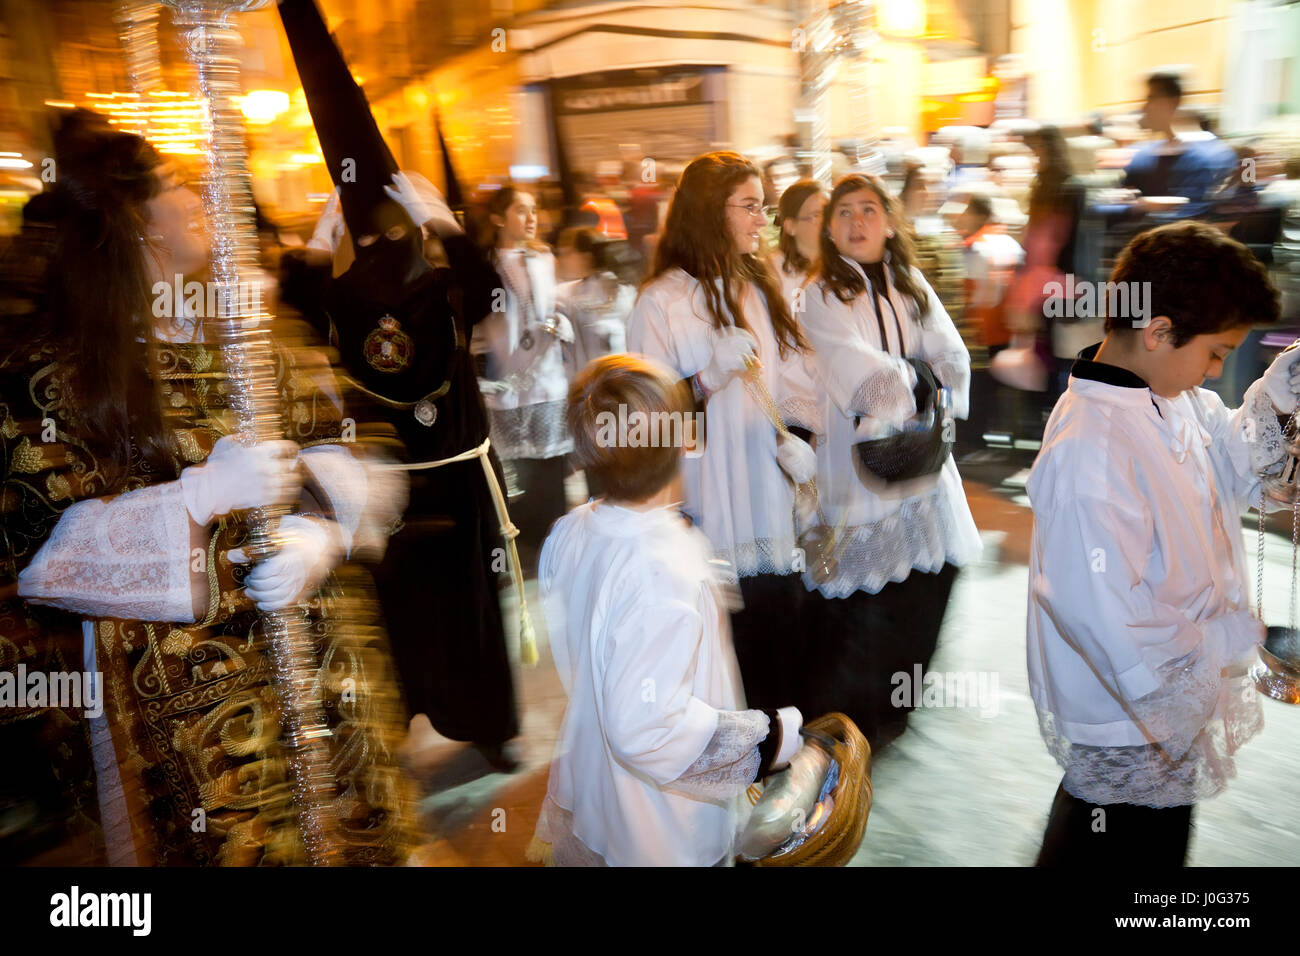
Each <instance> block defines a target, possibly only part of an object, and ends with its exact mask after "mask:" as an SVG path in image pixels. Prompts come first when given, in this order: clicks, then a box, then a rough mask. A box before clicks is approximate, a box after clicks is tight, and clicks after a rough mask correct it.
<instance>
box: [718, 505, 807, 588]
mask: <svg viewBox="0 0 1300 956" xmlns="http://www.w3.org/2000/svg"><path fill="white" fill-rule="evenodd" d="M793 527H794V519H793V517H792V518H791V529H792V530H791V533H790V537H788V538H781V539H780V540H777V539H775V538H759V539H757V540H755V541H745V542H743V543H740V544H736V545H733V546H732V547H731V548H718V549H717V550H716V552H715V558H716V559H717V560H718V561H721V562H723V563H724V564H725V565H726V566H727V567H728V568H730V569H731V571H732V572H734V575H733V574H727V573H723V574H722V575H721V577H722V579H723V580H724V581H732V580H733V576H734V577H740V578H752V577H756V576H757V575H760V574H793V573H795V572H796V571H799V570H802V569H801V568H797V567H796V566H795V565H796V558H797V555H798V552H797V551H796V550H795V549H796V542H795V538H794V531H793Z"/></svg>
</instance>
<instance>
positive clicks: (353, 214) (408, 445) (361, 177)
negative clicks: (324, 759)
mask: <svg viewBox="0 0 1300 956" xmlns="http://www.w3.org/2000/svg"><path fill="white" fill-rule="evenodd" d="M279 11H280V15H281V19H282V20H283V22H284V26H285V31H286V33H287V35H288V39H289V45H290V48H291V49H292V51H293V55H294V60H295V62H296V63H297V66H298V71H299V75H300V77H301V79H302V82H303V88H304V90H305V92H306V95H307V103H308V107H309V109H310V110H311V114H312V120H313V122H314V123H315V125H316V130H317V134H318V136H319V138H320V141H321V146H322V149H323V151H324V153H325V158H326V162H327V164H328V165H329V167H330V170H331V173H332V174H333V175H334V177H335V182H336V185H338V187H339V192H340V198H341V203H342V208H343V215H344V220H345V222H346V223H347V225H348V230H349V232H350V233H351V234H352V236H353V239H354V245H355V246H356V247H357V248H356V252H357V259H356V261H355V262H354V263H353V264H352V266H351V267H350V268H349V269H348V270H347V271H346V272H345V273H343V274H342V275H341V276H339V277H338V278H337V279H334V280H332V281H330V280H329V279H328V276H327V275H322V274H320V273H319V272H316V273H313V271H312V269H311V268H310V267H309V266H307V265H306V264H305V262H304V261H303V260H302V259H300V258H295V257H289V258H288V259H287V260H286V263H285V266H286V270H287V272H286V276H285V280H286V281H285V283H284V293H285V296H286V298H287V299H289V300H290V301H291V304H294V305H296V306H297V307H298V308H300V309H301V310H302V311H303V312H304V313H305V314H307V315H308V316H309V318H311V319H312V320H313V321H314V322H315V323H317V324H318V326H319V327H320V328H321V330H322V331H323V332H324V333H326V334H327V335H328V336H329V338H330V341H331V343H332V344H334V345H335V346H336V347H337V348H338V349H339V353H340V359H341V363H342V365H343V366H344V367H345V368H346V369H347V370H348V372H349V374H350V375H351V376H352V377H353V378H354V379H355V380H356V381H357V382H358V383H359V384H360V385H361V386H362V387H363V388H364V389H365V390H367V391H368V392H370V393H372V395H373V396H375V407H374V410H373V411H374V412H375V413H376V414H380V415H382V416H383V417H384V418H386V419H387V420H388V421H389V422H390V423H391V424H392V425H393V427H394V428H395V429H396V431H397V433H398V436H399V437H400V438H401V440H402V443H403V444H404V446H405V453H406V458H407V460H408V461H409V462H413V463H414V462H427V461H435V460H440V459H443V458H449V457H451V456H453V455H457V454H460V453H461V452H464V451H468V450H470V449H473V448H475V447H476V446H478V445H480V444H481V443H482V442H483V440H484V439H485V438H486V437H487V433H488V423H487V412H486V410H485V408H484V405H483V400H482V397H481V396H480V394H479V390H478V383H477V379H476V376H475V372H474V364H473V361H472V360H471V358H470V355H469V340H470V331H471V330H470V328H469V323H468V322H466V321H465V320H464V318H463V317H465V316H483V315H487V314H488V313H489V312H490V311H491V295H492V290H493V289H495V288H496V287H497V286H499V284H500V283H499V281H498V280H497V278H496V274H495V272H494V271H493V270H492V268H491V266H490V265H488V264H487V262H486V261H485V260H484V258H483V257H482V256H481V255H480V254H479V253H478V251H477V250H476V249H475V248H474V246H473V244H472V243H471V242H470V241H469V240H468V239H466V238H465V237H464V236H460V235H446V236H442V237H441V238H442V241H443V245H444V248H445V249H446V252H447V256H448V259H449V261H450V263H451V268H449V269H438V270H435V269H434V268H433V267H432V266H430V265H429V264H428V263H427V262H426V261H425V260H424V258H423V254H422V243H421V235H420V229H419V224H416V223H413V222H412V221H411V220H410V218H409V217H408V216H407V215H406V213H405V212H404V211H403V210H402V208H401V206H399V205H397V204H396V203H395V202H393V201H392V200H391V199H390V198H388V196H386V195H385V194H384V192H383V187H384V186H385V185H388V184H389V183H390V182H391V177H392V175H393V173H395V172H396V171H397V166H396V163H395V162H394V161H393V158H392V156H391V154H390V153H389V152H388V149H387V147H386V145H385V144H384V142H383V139H382V137H381V136H380V135H379V131H378V128H377V127H376V126H375V123H374V119H373V117H372V116H371V114H370V109H369V105H368V104H367V103H366V100H365V95H364V94H363V93H362V92H361V90H360V88H359V87H358V86H357V85H356V83H355V81H354V80H353V79H352V75H351V73H350V72H349V71H348V69H347V65H346V63H345V62H344V60H343V57H342V54H341V53H340V52H339V50H338V47H337V46H336V45H335V44H334V42H333V40H332V39H331V38H330V36H329V34H328V32H327V30H326V27H325V24H324V21H323V20H322V19H321V16H320V13H319V11H318V10H317V8H316V5H315V3H314V2H313V0H285V2H283V3H281V5H280V7H279ZM345 171H346V174H345ZM363 236H366V237H368V236H374V237H375V238H374V241H372V242H368V243H366V244H362V243H360V242H358V241H357V239H358V238H359V237H363ZM421 400H424V401H423V403H422V404H421V405H420V406H417V407H416V408H412V407H409V406H410V404H411V403H415V402H420V401H421ZM398 404H400V405H402V406H404V407H395V405H398ZM417 409H418V410H419V411H420V413H421V416H422V417H423V419H424V422H422V421H420V420H419V419H417V415H416V411H417ZM430 409H432V415H430V413H429V412H430ZM430 418H432V421H431V422H429V419H430ZM425 422H428V424H426V423H425ZM491 463H492V467H493V468H494V469H495V470H496V472H497V476H498V480H499V481H501V484H502V487H504V480H503V479H502V477H501V468H500V464H499V463H498V462H497V461H496V458H495V456H492V459H491ZM409 477H410V479H411V496H410V505H409V507H408V509H407V512H406V514H405V515H404V517H403V525H402V526H401V527H400V529H399V530H398V531H397V532H396V533H395V534H394V536H393V537H392V539H391V540H390V541H389V545H388V551H387V553H386V555H385V557H384V559H383V562H382V563H381V564H380V565H379V566H378V567H377V568H375V569H374V576H375V581H376V585H377V587H378V590H379V597H380V602H381V604H382V606H383V609H384V615H385V618H386V620H387V623H388V631H389V635H390V640H391V642H392V647H393V653H394V656H395V658H396V661H397V666H398V671H399V675H400V677H401V681H402V684H403V686H404V689H405V693H406V698H407V705H408V708H409V710H410V712H411V713H412V714H417V713H424V714H427V715H428V716H429V719H430V721H431V722H432V723H433V726H434V728H435V729H436V730H437V731H438V732H439V733H441V734H443V735H444V736H447V737H450V738H452V739H454V740H467V741H473V742H475V743H478V744H483V745H489V746H490V745H494V744H499V743H502V742H504V741H506V740H508V739H509V738H511V737H513V736H515V735H516V734H517V733H518V730H519V724H518V717H517V713H516V706H515V692H514V683H513V677H512V674H511V669H510V662H509V658H508V656H507V653H506V644H505V633H504V629H503V626H502V618H501V608H500V603H499V596H498V590H499V577H498V574H499V572H500V571H503V570H505V564H504V541H503V540H502V538H501V535H500V524H499V522H498V520H497V517H496V512H495V510H494V506H493V503H492V497H491V492H490V489H489V486H488V482H487V477H486V475H485V474H484V472H483V467H482V464H481V462H480V461H479V460H478V459H476V458H475V459H470V460H467V461H462V462H457V463H455V464H451V465H445V466H442V467H440V468H436V469H421V470H412V471H410V472H409Z"/></svg>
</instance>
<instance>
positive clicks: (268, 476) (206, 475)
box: [181, 435, 300, 527]
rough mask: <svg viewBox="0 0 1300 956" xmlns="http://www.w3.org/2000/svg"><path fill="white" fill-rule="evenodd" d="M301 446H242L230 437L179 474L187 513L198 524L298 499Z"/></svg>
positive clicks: (288, 443)
mask: <svg viewBox="0 0 1300 956" xmlns="http://www.w3.org/2000/svg"><path fill="white" fill-rule="evenodd" d="M297 458H298V445H297V444H296V443H294V442H291V441H268V442H258V443H257V444H256V445H243V444H240V443H239V442H238V441H236V440H235V439H234V438H232V437H230V436H229V435H227V436H226V437H224V438H222V439H220V440H219V441H218V442H217V443H216V445H214V446H213V448H212V454H210V455H208V460H207V461H205V462H204V463H203V464H201V465H191V466H190V467H189V468H186V469H185V470H184V471H182V472H181V493H182V495H183V496H184V498H185V509H186V510H187V511H189V513H190V517H191V518H193V519H194V523H195V524H198V525H203V526H205V527H206V526H207V525H209V524H211V523H212V519H213V518H216V517H218V516H220V515H226V514H230V512H232V511H239V510H242V509H244V508H262V507H265V506H268V505H276V504H283V503H287V502H290V501H292V500H294V499H295V498H296V497H297V496H298V489H299V484H300V483H299V478H298V463H297Z"/></svg>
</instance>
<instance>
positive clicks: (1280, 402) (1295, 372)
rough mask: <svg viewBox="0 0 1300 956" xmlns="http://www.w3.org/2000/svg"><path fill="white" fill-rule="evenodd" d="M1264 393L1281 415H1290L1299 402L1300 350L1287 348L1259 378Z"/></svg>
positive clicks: (1293, 347)
mask: <svg viewBox="0 0 1300 956" xmlns="http://www.w3.org/2000/svg"><path fill="white" fill-rule="evenodd" d="M1260 381H1261V382H1263V383H1264V392H1265V394H1267V395H1268V398H1269V401H1271V402H1272V403H1273V407H1274V408H1276V409H1277V411H1278V413H1279V414H1281V415H1290V414H1291V413H1292V412H1294V411H1295V409H1296V404H1297V402H1300V348H1297V347H1296V346H1295V345H1291V346H1288V347H1287V349H1286V351H1284V352H1283V353H1282V354H1281V355H1279V356H1278V357H1277V358H1275V359H1273V364H1272V365H1270V366H1269V367H1268V370H1267V371H1266V372H1264V374H1263V376H1261V378H1260Z"/></svg>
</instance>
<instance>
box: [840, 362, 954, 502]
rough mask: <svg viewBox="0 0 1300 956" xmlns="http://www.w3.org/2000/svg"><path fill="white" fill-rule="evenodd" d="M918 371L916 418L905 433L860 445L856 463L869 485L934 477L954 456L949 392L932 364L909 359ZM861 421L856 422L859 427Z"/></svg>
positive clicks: (854, 447) (856, 449)
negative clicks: (941, 383)
mask: <svg viewBox="0 0 1300 956" xmlns="http://www.w3.org/2000/svg"><path fill="white" fill-rule="evenodd" d="M906 361H907V362H908V363H909V364H910V365H911V366H912V368H914V369H915V370H916V387H915V388H914V389H913V394H914V395H915V396H916V409H917V413H916V415H915V416H914V417H913V418H911V419H910V420H909V421H908V422H907V424H906V425H904V426H903V430H902V431H900V432H897V433H895V434H893V435H887V436H885V437H883V438H872V439H868V440H867V441H861V442H857V443H855V444H854V446H853V453H854V454H853V464H854V467H855V469H856V470H857V473H858V477H859V478H860V479H861V480H862V482H863V483H864V484H866V485H871V484H879V483H880V482H882V481H883V482H885V483H886V484H893V483H895V482H900V481H910V480H911V479H913V478H921V477H923V476H925V475H932V474H934V473H935V472H937V471H938V470H939V469H940V468H942V467H943V464H944V462H946V461H947V460H948V456H949V455H951V454H952V445H953V437H954V435H953V431H954V429H953V426H952V422H953V417H952V408H951V399H950V397H949V393H948V390H947V389H946V388H944V387H943V386H942V385H940V384H939V380H938V379H937V378H935V376H934V371H933V370H932V369H931V368H930V366H929V364H928V363H926V362H923V361H922V360H921V359H915V358H910V359H907V360H906ZM859 421H860V417H859V418H855V419H854V421H853V424H854V426H855V427H856V426H857V424H858V422H859Z"/></svg>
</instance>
